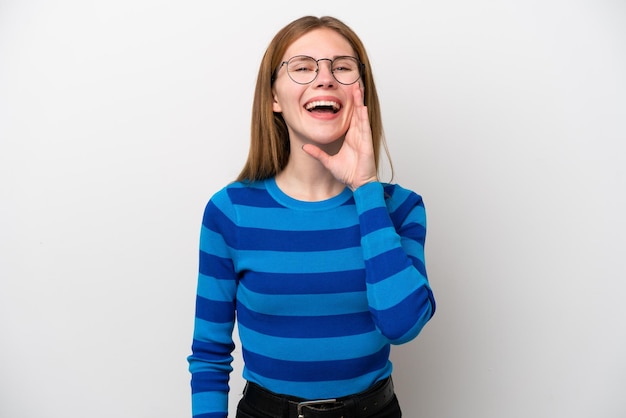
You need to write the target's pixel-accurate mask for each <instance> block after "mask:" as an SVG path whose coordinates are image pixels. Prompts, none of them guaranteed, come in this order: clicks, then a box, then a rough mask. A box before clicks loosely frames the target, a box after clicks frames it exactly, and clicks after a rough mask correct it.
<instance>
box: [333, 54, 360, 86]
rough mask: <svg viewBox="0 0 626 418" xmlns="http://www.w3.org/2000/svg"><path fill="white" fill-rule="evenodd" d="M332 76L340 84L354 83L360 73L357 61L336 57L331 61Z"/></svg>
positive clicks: (350, 58)
mask: <svg viewBox="0 0 626 418" xmlns="http://www.w3.org/2000/svg"><path fill="white" fill-rule="evenodd" d="M333 75H334V76H335V79H336V80H337V81H339V82H340V83H341V84H352V83H355V82H356V81H357V80H358V79H359V77H360V76H361V73H360V72H359V61H358V60H357V59H356V58H354V57H338V58H335V59H334V60H333Z"/></svg>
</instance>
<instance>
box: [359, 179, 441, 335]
mask: <svg viewBox="0 0 626 418" xmlns="http://www.w3.org/2000/svg"><path fill="white" fill-rule="evenodd" d="M385 192H388V193H390V194H391V196H389V197H388V198H387V200H385ZM354 199H355V202H356V207H357V212H358V214H359V222H360V226H361V245H362V247H363V255H364V258H365V269H366V285H367V298H368V303H369V306H370V312H371V314H372V317H373V318H374V322H375V323H376V326H377V327H378V329H379V331H380V332H381V333H382V334H383V335H385V337H387V338H388V339H389V341H390V342H391V343H393V344H402V343H405V342H407V341H410V340H411V339H413V338H415V337H416V336H417V335H418V334H419V332H420V331H421V329H422V328H423V327H424V325H425V324H426V322H428V320H429V319H430V318H431V317H432V315H433V314H434V312H435V300H434V297H433V293H432V290H431V288H430V285H429V284H428V279H427V276H426V269H425V261H424V243H425V237H426V214H425V210H424V204H423V202H422V199H421V197H420V196H418V195H417V194H415V193H413V192H410V191H409V190H406V189H402V188H400V187H398V186H389V187H387V188H386V190H384V189H383V186H382V184H381V183H378V182H372V183H368V184H365V185H363V186H361V187H359V188H358V189H356V191H355V192H354Z"/></svg>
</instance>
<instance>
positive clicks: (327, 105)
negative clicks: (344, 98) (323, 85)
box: [304, 100, 341, 113]
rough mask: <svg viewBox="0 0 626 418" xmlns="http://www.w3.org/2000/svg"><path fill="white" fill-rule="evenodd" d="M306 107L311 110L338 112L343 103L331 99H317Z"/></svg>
mask: <svg viewBox="0 0 626 418" xmlns="http://www.w3.org/2000/svg"><path fill="white" fill-rule="evenodd" d="M304 108H305V109H306V110H308V111H309V112H323V113H326V112H330V113H337V112H339V110H340V109H341V105H340V104H339V103H337V102H333V101H331V100H317V101H314V102H309V103H307V104H306V105H305V106H304Z"/></svg>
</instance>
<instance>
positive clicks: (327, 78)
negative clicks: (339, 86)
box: [315, 58, 335, 87]
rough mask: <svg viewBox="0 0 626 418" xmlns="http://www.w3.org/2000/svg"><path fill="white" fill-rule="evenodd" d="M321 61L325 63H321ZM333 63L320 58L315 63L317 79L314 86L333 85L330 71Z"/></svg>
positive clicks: (333, 79)
mask: <svg viewBox="0 0 626 418" xmlns="http://www.w3.org/2000/svg"><path fill="white" fill-rule="evenodd" d="M322 61H326V62H324V63H322ZM332 65H333V61H332V60H331V59H328V58H321V59H320V60H318V61H317V77H316V78H315V84H317V85H318V86H320V87H321V86H332V85H334V84H335V76H334V75H333V71H332V68H331V67H332Z"/></svg>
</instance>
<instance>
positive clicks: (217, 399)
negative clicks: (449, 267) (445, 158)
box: [188, 179, 435, 418]
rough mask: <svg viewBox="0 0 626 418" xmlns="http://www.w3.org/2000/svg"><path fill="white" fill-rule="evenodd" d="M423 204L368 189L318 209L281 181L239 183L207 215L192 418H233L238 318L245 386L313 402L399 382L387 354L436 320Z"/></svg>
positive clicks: (192, 362)
mask: <svg viewBox="0 0 626 418" xmlns="http://www.w3.org/2000/svg"><path fill="white" fill-rule="evenodd" d="M425 235H426V218H425V211H424V205H423V202H422V199H421V197H420V196H419V195H417V194H415V193H413V192H411V191H409V190H407V189H404V188H402V187H400V186H398V185H388V184H381V183H377V182H375V183H369V184H366V185H364V186H362V187H360V188H358V189H357V190H356V191H355V192H352V191H350V190H349V189H348V188H346V189H345V190H344V191H343V192H342V193H341V194H340V195H338V196H335V197H333V198H331V199H328V200H324V201H320V202H304V201H299V200H295V199H293V198H291V197H289V196H287V195H285V194H284V193H282V192H281V191H280V189H279V188H278V187H277V186H276V183H275V181H274V179H268V180H265V181H259V182H253V183H233V184H231V185H229V186H227V187H225V188H224V189H222V190H221V191H219V192H218V193H216V194H215V195H214V196H213V197H212V198H211V200H210V201H209V203H208V204H207V206H206V209H205V212H204V217H203V221H202V230H201V234H200V261H199V275H198V288H197V299H196V316H195V329H194V336H193V344H192V353H191V355H190V356H189V357H188V361H189V370H190V372H191V388H192V411H193V416H194V418H217V417H219V418H224V417H226V416H227V409H228V390H229V386H228V381H229V375H230V372H231V371H232V367H231V362H232V356H231V352H232V350H233V349H234V344H233V340H232V332H233V329H234V324H235V317H236V319H237V326H238V332H239V337H240V339H241V344H242V353H243V359H244V371H243V377H244V378H245V379H246V380H248V381H252V382H255V383H257V384H259V385H261V386H263V387H265V388H266V389H268V390H270V391H272V392H276V393H282V394H289V395H293V396H297V397H301V398H306V399H323V398H330V397H341V396H345V395H349V394H353V393H357V392H360V391H362V390H365V389H367V388H368V387H369V386H371V385H372V384H374V383H375V382H376V381H379V380H381V379H384V378H386V377H387V376H389V375H390V374H391V368H392V366H391V363H390V361H389V353H390V344H402V343H405V342H407V341H410V340H411V339H413V338H415V337H416V336H417V335H418V334H419V332H420V330H421V329H422V327H423V326H424V325H425V324H426V322H427V321H428V320H429V319H430V318H431V316H432V315H433V313H434V311H435V301H434V298H433V294H432V291H431V289H430V286H429V284H428V280H427V277H426V269H425V264H424V240H425Z"/></svg>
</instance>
